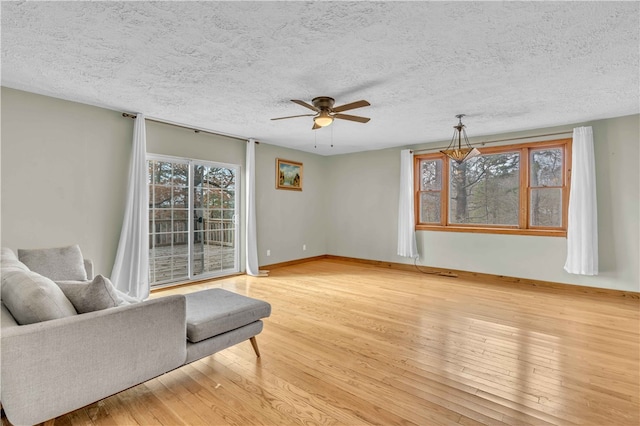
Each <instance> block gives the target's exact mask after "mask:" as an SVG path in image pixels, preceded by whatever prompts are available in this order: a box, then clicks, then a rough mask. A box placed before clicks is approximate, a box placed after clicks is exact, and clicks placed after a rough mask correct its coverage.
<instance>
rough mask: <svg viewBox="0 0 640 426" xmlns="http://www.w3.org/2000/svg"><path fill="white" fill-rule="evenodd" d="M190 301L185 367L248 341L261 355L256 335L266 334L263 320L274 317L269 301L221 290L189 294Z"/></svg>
mask: <svg viewBox="0 0 640 426" xmlns="http://www.w3.org/2000/svg"><path fill="white" fill-rule="evenodd" d="M185 298H186V299H187V360H186V362H185V364H188V363H190V362H193V361H196V360H198V359H200V358H203V357H206V356H209V355H211V354H213V353H215V352H218V351H221V350H223V349H226V348H228V347H230V346H233V345H235V344H237V343H240V342H243V341H245V340H250V341H251V345H252V346H253V350H254V351H255V352H256V355H257V356H258V357H259V356H260V351H259V350H258V343H257V342H256V338H255V336H256V335H257V334H259V333H260V332H261V331H262V321H261V318H266V317H268V316H269V315H271V305H270V304H269V303H267V302H265V301H262V300H258V299H253V298H251V297H247V296H242V295H240V294H237V293H233V292H230V291H227V290H223V289H221V288H212V289H208V290H202V291H198V292H195V293H189V294H186V295H185Z"/></svg>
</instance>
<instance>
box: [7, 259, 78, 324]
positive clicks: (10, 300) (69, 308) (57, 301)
mask: <svg viewBox="0 0 640 426" xmlns="http://www.w3.org/2000/svg"><path fill="white" fill-rule="evenodd" d="M2 303H4V305H5V306H6V307H7V309H9V312H11V315H12V316H13V318H14V319H15V320H16V322H17V323H18V324H20V325H26V324H33V323H36V322H41V321H48V320H52V319H58V318H64V317H68V316H72V315H76V310H75V308H74V307H73V305H72V304H71V302H70V301H69V299H67V297H66V296H65V295H64V293H63V292H62V290H60V287H58V286H57V285H56V284H55V283H54V282H53V281H51V280H50V279H49V278H47V277H43V276H42V275H40V274H37V273H35V272H32V271H23V270H20V269H17V268H15V269H14V268H11V269H8V270H7V269H3V271H2Z"/></svg>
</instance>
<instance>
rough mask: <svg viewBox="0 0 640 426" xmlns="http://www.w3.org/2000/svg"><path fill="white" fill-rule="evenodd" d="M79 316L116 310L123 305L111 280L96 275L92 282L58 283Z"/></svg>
mask: <svg viewBox="0 0 640 426" xmlns="http://www.w3.org/2000/svg"><path fill="white" fill-rule="evenodd" d="M56 284H58V286H59V287H60V289H61V290H62V292H63V293H64V295H65V296H67V299H69V300H70V301H71V303H72V304H73V306H74V307H75V308H76V311H78V313H79V314H84V313H87V312H93V311H100V310H102V309H107V308H114V307H116V306H118V305H120V304H121V303H122V300H121V299H120V298H119V297H118V295H117V294H116V289H115V288H114V287H113V284H111V281H110V280H109V278H107V277H104V276H102V275H96V277H95V278H94V279H93V280H92V281H56Z"/></svg>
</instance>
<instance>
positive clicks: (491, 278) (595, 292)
mask: <svg viewBox="0 0 640 426" xmlns="http://www.w3.org/2000/svg"><path fill="white" fill-rule="evenodd" d="M321 257H323V258H324V259H328V260H331V261H336V262H345V263H359V264H364V265H371V266H376V267H379V268H388V269H395V270H401V271H412V272H416V273H420V272H419V271H418V270H416V267H415V266H414V265H409V264H406V263H396V262H386V261H380V260H369V259H359V258H355V257H345V256H334V255H330V254H327V255H325V256H321ZM419 268H420V271H423V272H425V273H428V274H433V275H439V276H444V277H451V278H463V279H466V280H473V281H482V282H485V283H495V282H498V283H503V284H508V285H518V286H523V287H525V286H526V287H537V288H543V289H546V290H561V291H563V292H567V291H569V292H573V293H579V294H583V295H590V296H610V297H622V298H626V299H634V300H639V299H640V293H636V292H633V291H626V290H612V289H607V288H598V287H587V286H581V285H576V284H567V283H557V282H551V281H540V280H533V279H529V278H517V277H509V276H505V275H493V274H484V273H479V272H469V271H462V270H457V269H444V268H435V267H430V266H422V265H420V266H419Z"/></svg>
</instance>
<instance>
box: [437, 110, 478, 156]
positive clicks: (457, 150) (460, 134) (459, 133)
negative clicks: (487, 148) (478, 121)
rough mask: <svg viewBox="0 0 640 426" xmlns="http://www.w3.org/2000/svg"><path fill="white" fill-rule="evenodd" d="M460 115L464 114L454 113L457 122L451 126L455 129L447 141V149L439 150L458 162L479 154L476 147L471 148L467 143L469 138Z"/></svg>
mask: <svg viewBox="0 0 640 426" xmlns="http://www.w3.org/2000/svg"><path fill="white" fill-rule="evenodd" d="M462 117H464V114H458V115H456V118H457V119H458V124H457V125H455V126H453V128H454V129H455V130H454V131H453V137H452V138H451V142H450V143H449V146H448V147H447V149H444V150H442V151H440V152H441V153H443V154H444V155H446V156H447V157H449V158H451V159H452V160H453V161H455V162H456V163H458V164H462V163H464V162H465V161H466V160H468V159H469V158H473V157H476V156H478V155H480V151H478V150H477V149H476V148H473V147H472V146H471V144H470V143H469V138H467V132H466V130H465V129H464V128H465V126H464V124H462ZM463 139H464V145H465V146H464V147H463V146H462V140H463ZM456 142H457V147H456Z"/></svg>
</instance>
